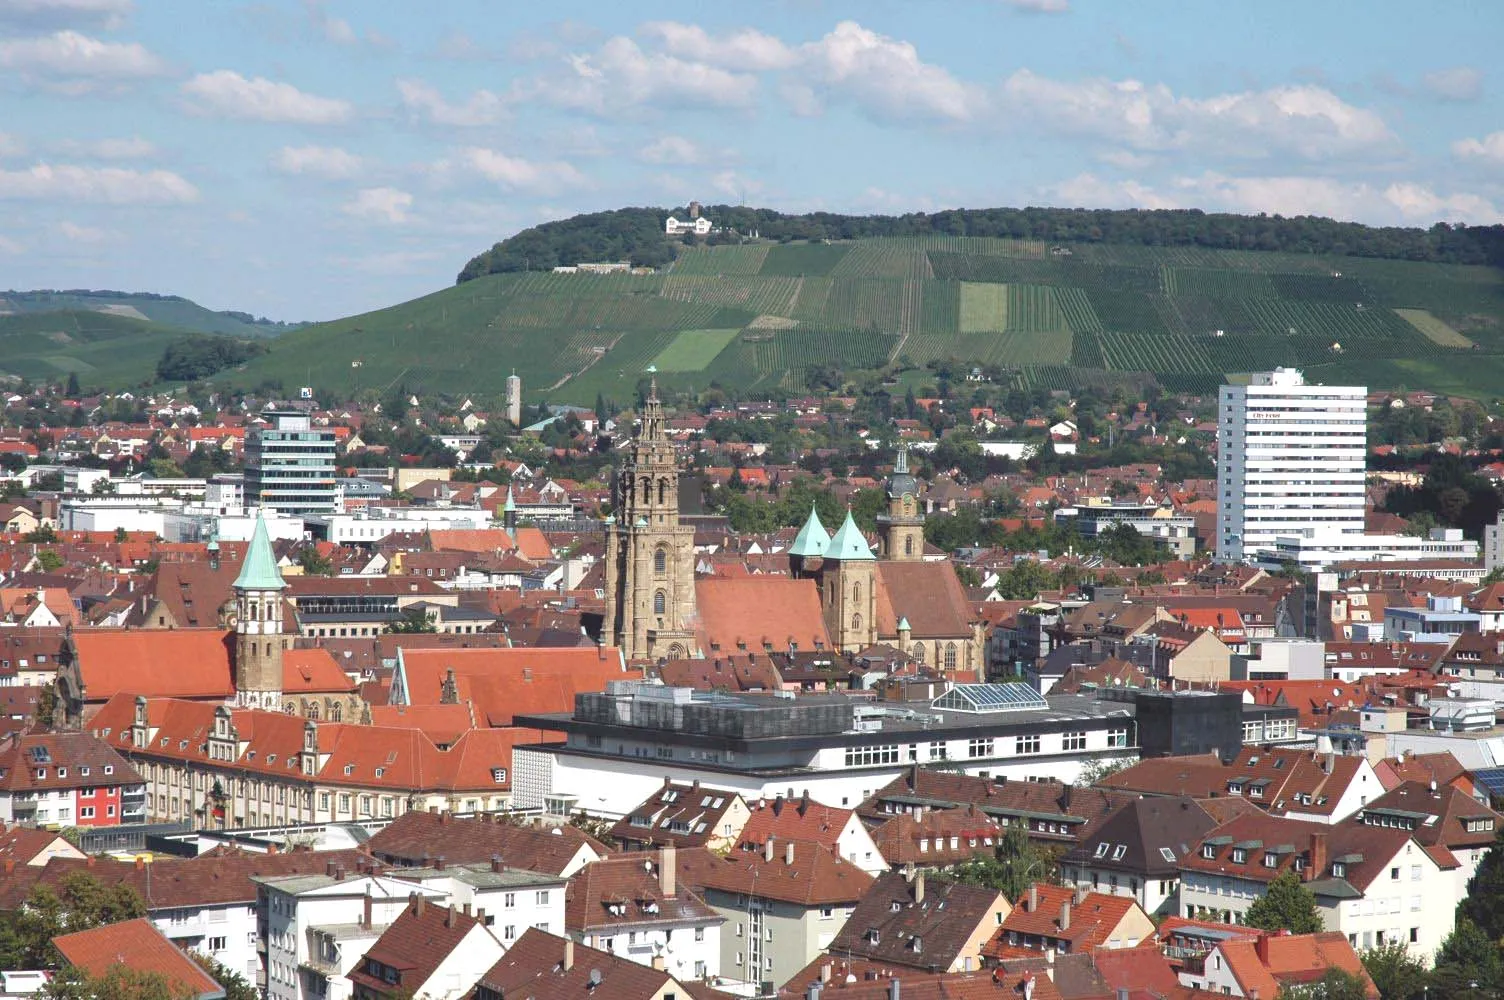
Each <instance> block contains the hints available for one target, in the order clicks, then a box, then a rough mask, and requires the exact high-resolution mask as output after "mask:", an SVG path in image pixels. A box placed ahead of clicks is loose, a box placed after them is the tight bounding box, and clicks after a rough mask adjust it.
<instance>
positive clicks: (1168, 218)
mask: <svg viewBox="0 0 1504 1000" xmlns="http://www.w3.org/2000/svg"><path fill="white" fill-rule="evenodd" d="M704 212H705V215H707V216H708V217H709V218H710V219H711V220H712V221H713V222H714V223H715V224H716V225H717V226H718V227H721V228H724V229H730V230H734V231H735V232H737V233H741V234H748V233H752V232H756V233H757V234H758V235H760V236H761V237H762V238H763V239H771V240H853V239H870V238H875V237H897V236H974V237H994V238H1004V239H1033V240H1046V241H1049V242H1058V243H1113V244H1135V245H1141V246H1195V247H1206V248H1210V249H1219V250H1278V251H1284V252H1287V253H1312V254H1341V255H1350V256H1356V257H1378V258H1386V259H1393V260H1416V261H1430V262H1433V263H1443V264H1493V265H1495V266H1499V265H1504V226H1464V225H1461V224H1458V225H1448V224H1446V223H1437V224H1436V225H1434V226H1432V227H1431V228H1429V229H1418V228H1405V227H1400V226H1382V227H1373V226H1365V225H1361V224H1359V223H1356V222H1338V221H1336V220H1333V219H1326V218H1320V217H1317V216H1309V215H1303V216H1296V217H1292V218H1286V217H1284V216H1279V215H1230V214H1218V213H1207V212H1203V211H1200V210H1199V209H1154V210H1140V209H1084V208H981V209H966V208H961V209H951V210H947V211H943V212H934V213H926V212H912V213H909V214H907V215H840V214H836V213H833V212H812V213H810V214H808V215H785V214H784V213H782V212H775V211H773V210H771V209H766V208H747V207H744V206H734V205H712V206H709V207H707V208H706V209H705V210H704ZM669 215H678V216H680V217H684V216H686V215H687V212H686V210H685V209H683V208H674V209H663V208H623V209H617V210H615V211H610V212H592V213H589V214H586V215H577V216H574V217H573V218H570V219H562V220H559V221H557V222H546V223H544V224H542V225H540V226H534V227H533V228H531V229H525V230H523V231H522V232H520V233H518V234H517V235H515V236H512V237H510V238H508V239H505V240H503V241H502V242H500V243H497V244H496V245H495V246H493V247H492V248H491V249H490V250H487V251H486V252H485V253H482V254H480V255H478V256H476V257H475V258H473V259H472V260H471V261H470V262H469V263H468V264H466V265H465V268H464V270H463V271H461V272H460V274H459V278H458V281H460V282H464V281H469V280H470V279H472V278H478V277H480V276H481V275H485V274H498V273H502V272H508V271H525V270H533V271H537V270H548V269H551V268H554V267H557V266H560V265H569V264H578V263H581V262H583V261H614V260H630V261H631V262H632V263H633V264H637V265H642V266H647V267H662V266H663V265H665V264H667V263H668V262H669V261H671V260H673V258H674V248H675V246H676V245H677V243H678V240H677V239H670V238H669V237H668V236H666V235H665V234H664V232H663V220H664V219H665V218H666V217H667V216H669Z"/></svg>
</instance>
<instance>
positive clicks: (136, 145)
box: [53, 135, 157, 160]
mask: <svg viewBox="0 0 1504 1000" xmlns="http://www.w3.org/2000/svg"><path fill="white" fill-rule="evenodd" d="M53 148H54V149H56V150H57V151H58V152H60V153H65V154H67V155H69V156H83V157H87V158H89V159H92V160H144V159H147V158H148V157H152V156H155V155H156V153H157V147H156V146H155V145H154V144H153V143H152V142H151V141H150V140H148V139H143V138H141V137H140V136H139V135H133V136H130V137H128V138H127V137H118V138H104V139H62V140H59V141H58V142H56V143H54V144H53Z"/></svg>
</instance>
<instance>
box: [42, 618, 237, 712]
mask: <svg viewBox="0 0 1504 1000" xmlns="http://www.w3.org/2000/svg"><path fill="white" fill-rule="evenodd" d="M234 637H235V633H234V632H230V631H227V630H224V629H217V628H207V629H188V628H185V629H170V630H163V631H156V630H151V629H80V630H78V631H76V632H74V633H73V636H72V638H71V639H70V640H69V641H70V642H71V643H72V646H73V650H74V659H75V661H76V664H77V669H78V672H79V677H80V679H81V680H82V682H83V697H84V700H85V701H88V702H104V701H108V700H109V699H110V698H111V697H113V696H114V695H117V694H120V693H122V692H124V693H129V694H149V695H152V696H154V697H161V698H191V699H201V700H216V701H223V700H225V699H226V698H228V697H230V696H231V695H232V694H234V693H235V686H234V682H233V676H234V675H233V669H232V667H231V664H232V662H233V661H232V659H231V649H232V647H233V644H234Z"/></svg>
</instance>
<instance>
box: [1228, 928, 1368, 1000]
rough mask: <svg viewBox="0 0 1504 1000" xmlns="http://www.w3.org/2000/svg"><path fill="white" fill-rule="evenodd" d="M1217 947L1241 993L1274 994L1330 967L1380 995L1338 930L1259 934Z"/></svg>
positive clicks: (1360, 961) (1315, 975) (1317, 975)
mask: <svg viewBox="0 0 1504 1000" xmlns="http://www.w3.org/2000/svg"><path fill="white" fill-rule="evenodd" d="M1218 950H1219V951H1221V953H1222V958H1223V960H1224V961H1225V962H1226V963H1227V968H1228V971H1229V972H1231V973H1232V974H1233V977H1234V978H1235V979H1237V981H1238V985H1239V986H1240V987H1242V993H1243V995H1244V996H1253V995H1254V994H1255V993H1257V994H1258V995H1259V996H1277V995H1278V994H1279V993H1281V992H1283V989H1282V988H1283V987H1284V986H1286V985H1293V984H1297V983H1300V984H1305V983H1311V982H1314V981H1315V980H1317V979H1319V978H1321V977H1322V976H1323V975H1325V974H1326V973H1327V971H1328V970H1331V969H1340V970H1341V971H1343V972H1346V973H1348V974H1349V975H1353V976H1357V977H1358V978H1359V979H1360V980H1362V981H1363V985H1364V989H1365V992H1366V993H1367V995H1368V996H1369V997H1371V998H1374V1000H1377V998H1378V996H1379V991H1378V987H1376V986H1375V985H1374V982H1373V979H1372V978H1370V977H1369V975H1368V972H1367V970H1366V969H1364V967H1363V962H1362V960H1361V959H1359V957H1358V953H1357V952H1355V951H1354V950H1353V946H1352V945H1351V944H1349V943H1348V940H1347V937H1346V936H1345V935H1343V934H1342V933H1340V932H1338V931H1320V932H1318V933H1315V934H1261V935H1259V936H1258V937H1256V938H1252V939H1249V938H1240V939H1237V940H1233V941H1225V942H1223V943H1222V944H1221V945H1220V946H1219V948H1218Z"/></svg>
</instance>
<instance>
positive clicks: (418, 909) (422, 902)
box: [413, 893, 428, 917]
mask: <svg viewBox="0 0 1504 1000" xmlns="http://www.w3.org/2000/svg"><path fill="white" fill-rule="evenodd" d="M427 911H428V897H427V896H424V895H423V894H422V893H419V894H418V901H417V902H416V903H414V904H413V916H415V917H421V916H422V915H423V914H424V913H426V912H427Z"/></svg>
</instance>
